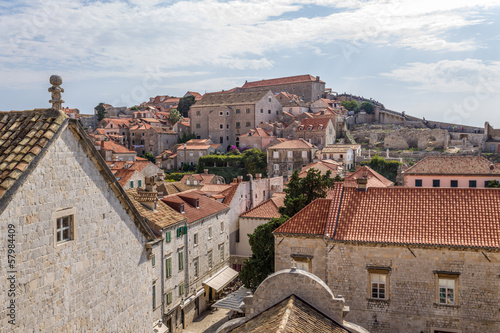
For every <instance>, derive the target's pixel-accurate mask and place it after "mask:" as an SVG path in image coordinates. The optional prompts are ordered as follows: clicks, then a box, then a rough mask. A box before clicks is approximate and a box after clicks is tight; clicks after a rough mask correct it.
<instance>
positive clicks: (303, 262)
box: [292, 257, 311, 272]
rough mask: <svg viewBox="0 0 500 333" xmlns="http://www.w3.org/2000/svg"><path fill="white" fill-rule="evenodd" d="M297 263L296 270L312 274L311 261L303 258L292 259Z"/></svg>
mask: <svg viewBox="0 0 500 333" xmlns="http://www.w3.org/2000/svg"><path fill="white" fill-rule="evenodd" d="M292 260H293V261H294V262H295V268H296V269H300V270H303V271H306V272H311V259H310V258H303V257H292Z"/></svg>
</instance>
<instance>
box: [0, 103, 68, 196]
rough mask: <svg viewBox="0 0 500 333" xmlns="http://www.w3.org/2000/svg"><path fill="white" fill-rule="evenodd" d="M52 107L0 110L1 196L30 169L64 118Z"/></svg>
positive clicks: (61, 113) (63, 115)
mask: <svg viewBox="0 0 500 333" xmlns="http://www.w3.org/2000/svg"><path fill="white" fill-rule="evenodd" d="M66 118H68V116H67V115H65V114H64V112H60V111H56V110H52V109H37V110H34V111H21V112H17V111H11V112H0V198H1V197H2V196H3V194H4V193H5V192H6V191H7V190H8V189H10V188H11V187H12V185H13V184H14V183H15V182H16V181H17V180H18V179H19V178H20V177H21V175H22V174H23V173H24V172H25V171H26V170H28V168H29V167H30V165H31V164H32V163H33V160H35V158H36V157H37V156H39V155H40V153H41V151H42V150H44V148H45V147H46V146H47V145H48V143H49V142H50V141H51V139H52V138H53V137H54V134H55V133H56V132H57V131H58V130H59V128H60V127H61V125H62V123H63V121H64V120H65V119H66Z"/></svg>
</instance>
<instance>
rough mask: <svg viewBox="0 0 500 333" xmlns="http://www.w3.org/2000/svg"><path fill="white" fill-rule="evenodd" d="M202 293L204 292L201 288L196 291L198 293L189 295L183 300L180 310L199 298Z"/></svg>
mask: <svg viewBox="0 0 500 333" xmlns="http://www.w3.org/2000/svg"><path fill="white" fill-rule="evenodd" d="M204 292H205V290H204V289H203V288H201V289H200V290H198V292H196V293H194V294H191V295H190V296H189V297H188V298H185V299H184V301H183V302H182V303H181V309H184V307H185V306H186V305H188V304H189V303H191V302H192V301H194V300H195V299H197V298H198V297H200V296H201V294H203V293H204Z"/></svg>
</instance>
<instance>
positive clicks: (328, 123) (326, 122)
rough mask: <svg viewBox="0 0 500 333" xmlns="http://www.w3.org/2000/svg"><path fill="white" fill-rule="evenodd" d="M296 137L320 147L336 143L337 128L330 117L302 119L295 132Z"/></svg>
mask: <svg viewBox="0 0 500 333" xmlns="http://www.w3.org/2000/svg"><path fill="white" fill-rule="evenodd" d="M294 138H295V139H303V140H305V141H307V142H309V143H312V144H313V145H315V146H317V147H318V148H319V149H323V147H324V146H326V145H333V144H334V143H335V138H336V133H335V128H334V125H333V123H332V120H331V119H330V118H306V119H302V120H301V121H300V125H299V126H298V127H297V129H296V130H295V133H294Z"/></svg>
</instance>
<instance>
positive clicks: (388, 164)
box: [360, 155, 402, 182]
mask: <svg viewBox="0 0 500 333" xmlns="http://www.w3.org/2000/svg"><path fill="white" fill-rule="evenodd" d="M360 164H361V165H368V166H369V167H370V168H372V169H373V170H375V171H377V172H378V173H380V174H381V175H382V176H384V177H385V178H387V179H389V180H390V181H392V182H396V177H397V175H398V169H399V166H400V165H401V164H402V163H401V162H398V161H386V160H385V158H383V157H379V156H378V155H375V156H374V157H373V158H372V159H371V160H370V161H369V162H361V163H360Z"/></svg>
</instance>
